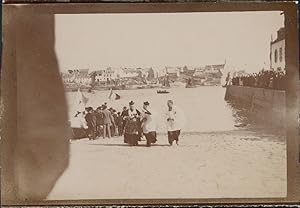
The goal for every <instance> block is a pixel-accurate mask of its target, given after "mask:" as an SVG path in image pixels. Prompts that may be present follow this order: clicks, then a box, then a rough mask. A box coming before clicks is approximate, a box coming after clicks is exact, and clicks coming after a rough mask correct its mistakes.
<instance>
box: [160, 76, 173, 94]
mask: <svg viewBox="0 0 300 208" xmlns="http://www.w3.org/2000/svg"><path fill="white" fill-rule="evenodd" d="M161 88H163V89H164V90H163V89H161V90H157V93H158V94H166V93H169V91H167V90H165V89H168V88H170V82H169V77H168V76H167V75H165V77H164V79H163V83H162V87H161Z"/></svg>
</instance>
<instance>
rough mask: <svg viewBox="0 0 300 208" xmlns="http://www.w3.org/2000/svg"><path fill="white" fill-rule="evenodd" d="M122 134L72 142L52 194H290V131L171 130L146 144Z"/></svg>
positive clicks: (110, 196)
mask: <svg viewBox="0 0 300 208" xmlns="http://www.w3.org/2000/svg"><path fill="white" fill-rule="evenodd" d="M145 143H146V142H145V141H142V142H140V144H141V145H140V146H138V147H129V146H127V145H126V144H124V143H123V138H122V137H114V138H112V139H105V140H103V139H102V138H101V139H98V140H95V141H89V140H88V139H82V140H76V141H72V142H71V144H70V145H71V157H70V164H69V167H68V168H67V170H66V171H65V172H64V174H63V175H62V177H61V178H60V179H59V180H58V182H57V184H56V186H55V187H54V189H53V191H52V192H51V193H50V195H49V196H48V198H47V199H49V200H60V199H64V200H67V199H70V200H71V199H114V198H118V199H123V198H124V199H134V198H136V199H141V198H157V199H158V198H247V197H249V198H252V197H255V198H259V197H285V196H286V172H287V170H286V144H285V136H278V135H277V136H276V137H274V135H272V134H268V133H265V131H259V130H257V131H255V133H254V131H251V130H247V129H237V130H234V131H223V132H222V131H218V132H206V133H198V134H189V133H186V134H183V135H182V136H181V138H180V145H179V146H176V145H175V146H172V147H170V146H168V144H167V138H166V135H164V134H160V135H158V142H157V144H155V145H154V146H152V147H150V148H149V147H146V146H145Z"/></svg>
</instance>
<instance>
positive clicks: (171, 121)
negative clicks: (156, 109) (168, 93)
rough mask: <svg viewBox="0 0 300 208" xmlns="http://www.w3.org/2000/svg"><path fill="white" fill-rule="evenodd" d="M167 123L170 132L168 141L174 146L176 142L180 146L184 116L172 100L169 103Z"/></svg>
mask: <svg viewBox="0 0 300 208" xmlns="http://www.w3.org/2000/svg"><path fill="white" fill-rule="evenodd" d="M165 116H166V122H167V130H168V141H169V144H170V145H172V144H173V142H174V141H176V144H177V145H178V142H179V136H180V131H181V129H182V127H183V124H184V116H183V113H182V111H181V110H180V109H179V108H178V107H176V106H175V105H174V102H173V101H172V100H168V101H167V110H166V114H165Z"/></svg>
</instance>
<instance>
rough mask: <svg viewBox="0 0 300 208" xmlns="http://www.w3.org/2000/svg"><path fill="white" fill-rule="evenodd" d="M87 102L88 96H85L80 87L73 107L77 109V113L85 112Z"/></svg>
mask: <svg viewBox="0 0 300 208" xmlns="http://www.w3.org/2000/svg"><path fill="white" fill-rule="evenodd" d="M87 102H88V98H87V97H85V96H84V95H83V94H82V92H81V91H80V88H78V91H77V94H76V98H75V102H74V108H73V109H74V110H75V113H77V112H83V111H84V110H85V107H86V104H87Z"/></svg>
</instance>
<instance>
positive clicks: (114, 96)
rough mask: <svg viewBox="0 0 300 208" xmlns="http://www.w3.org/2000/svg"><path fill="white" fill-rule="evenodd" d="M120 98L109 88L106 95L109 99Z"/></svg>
mask: <svg viewBox="0 0 300 208" xmlns="http://www.w3.org/2000/svg"><path fill="white" fill-rule="evenodd" d="M120 98H121V96H120V95H119V94H117V93H115V92H113V89H112V88H110V93H109V96H108V99H110V100H119V99H120Z"/></svg>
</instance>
